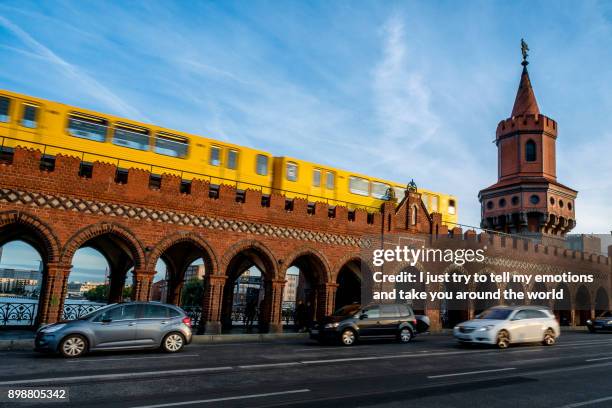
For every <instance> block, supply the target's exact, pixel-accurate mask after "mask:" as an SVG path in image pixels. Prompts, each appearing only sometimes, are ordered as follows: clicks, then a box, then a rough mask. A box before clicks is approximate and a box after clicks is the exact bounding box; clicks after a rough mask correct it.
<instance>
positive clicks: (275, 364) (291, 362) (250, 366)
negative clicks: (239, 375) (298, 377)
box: [238, 361, 300, 369]
mask: <svg viewBox="0 0 612 408" xmlns="http://www.w3.org/2000/svg"><path fill="white" fill-rule="evenodd" d="M293 365H300V362H299V361H289V362H286V363H267V364H249V365H241V366H238V368H247V369H248V368H265V367H284V366H293Z"/></svg>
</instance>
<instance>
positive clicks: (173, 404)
mask: <svg viewBox="0 0 612 408" xmlns="http://www.w3.org/2000/svg"><path fill="white" fill-rule="evenodd" d="M304 392H310V390H309V389H308V388H303V389H300V390H289V391H278V392H266V393H264V394H250V395H239V396H235V397H223V398H210V399H204V400H194V401H182V402H169V403H167V404H156V405H141V406H138V407H132V408H163V407H178V406H181V405H193V404H207V403H211V402H222V401H234V400H241V399H248V398H264V397H274V396H277V395H288V394H299V393H304Z"/></svg>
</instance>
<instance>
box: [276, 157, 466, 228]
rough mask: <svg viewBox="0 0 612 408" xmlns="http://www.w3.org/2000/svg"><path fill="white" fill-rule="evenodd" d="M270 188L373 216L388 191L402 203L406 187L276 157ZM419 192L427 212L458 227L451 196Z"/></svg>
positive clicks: (305, 162)
mask: <svg viewBox="0 0 612 408" xmlns="http://www.w3.org/2000/svg"><path fill="white" fill-rule="evenodd" d="M273 187H274V189H277V190H282V191H284V192H285V194H286V195H287V196H289V197H302V198H306V199H308V200H309V201H311V202H316V201H324V202H327V203H329V204H331V205H345V206H348V207H349V208H351V209H354V208H365V209H366V210H369V211H370V212H372V211H375V210H377V209H378V208H380V205H381V204H382V202H383V201H385V200H387V199H388V191H389V189H390V188H392V189H393V190H395V196H396V197H397V198H398V199H400V200H401V199H402V198H403V197H404V191H405V189H406V187H407V185H406V184H400V183H397V182H392V181H388V180H383V179H379V178H375V177H370V176H366V175H364V174H360V173H355V172H350V171H346V170H340V169H336V168H332V167H329V166H324V165H321V164H317V163H312V162H308V161H305V160H300V159H296V158H293V157H276V158H274V179H273ZM419 192H420V193H421V196H422V199H423V202H424V203H425V206H426V207H427V210H428V211H429V212H440V213H441V214H442V220H443V221H444V222H445V223H457V200H456V198H455V197H454V196H451V195H448V194H442V193H436V192H432V191H429V190H423V189H419Z"/></svg>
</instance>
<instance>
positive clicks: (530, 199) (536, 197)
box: [529, 194, 540, 205]
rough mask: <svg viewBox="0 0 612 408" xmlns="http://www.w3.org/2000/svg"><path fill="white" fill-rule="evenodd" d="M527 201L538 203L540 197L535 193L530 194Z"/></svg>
mask: <svg viewBox="0 0 612 408" xmlns="http://www.w3.org/2000/svg"><path fill="white" fill-rule="evenodd" d="M529 201H531V204H534V205H535V204H538V203H539V202H540V197H538V196H537V195H535V194H534V195H532V196H531V197H529Z"/></svg>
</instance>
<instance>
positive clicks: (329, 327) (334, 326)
mask: <svg viewBox="0 0 612 408" xmlns="http://www.w3.org/2000/svg"><path fill="white" fill-rule="evenodd" d="M338 326H340V323H338V322H336V323H327V324H326V325H325V328H326V329H335V328H336V327H338Z"/></svg>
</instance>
